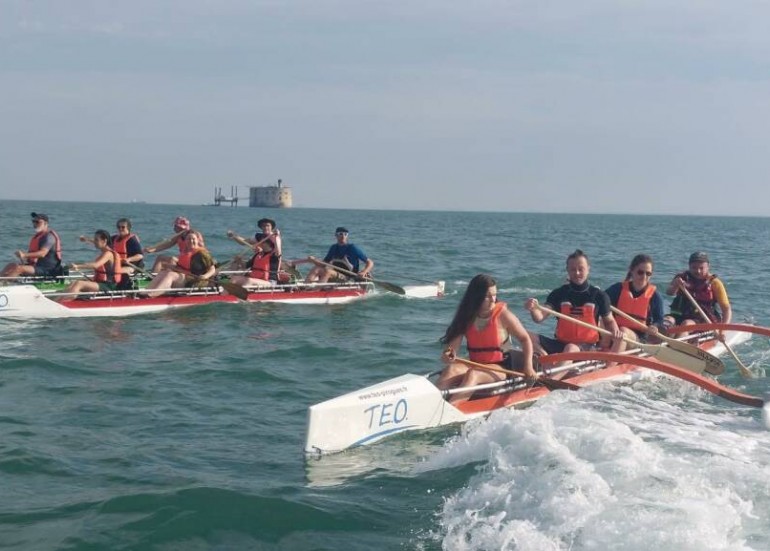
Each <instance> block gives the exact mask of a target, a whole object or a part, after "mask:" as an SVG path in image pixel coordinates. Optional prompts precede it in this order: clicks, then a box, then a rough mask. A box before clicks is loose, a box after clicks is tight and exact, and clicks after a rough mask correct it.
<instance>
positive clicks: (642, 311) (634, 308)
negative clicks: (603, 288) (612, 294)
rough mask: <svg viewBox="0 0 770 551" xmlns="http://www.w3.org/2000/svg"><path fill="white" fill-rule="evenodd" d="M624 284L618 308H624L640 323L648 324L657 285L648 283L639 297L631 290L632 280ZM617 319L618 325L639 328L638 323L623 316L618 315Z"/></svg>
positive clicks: (636, 329)
mask: <svg viewBox="0 0 770 551" xmlns="http://www.w3.org/2000/svg"><path fill="white" fill-rule="evenodd" d="M622 285H623V286H622V288H621V289H620V296H619V297H618V304H617V308H618V310H622V311H623V312H625V313H626V314H628V315H629V316H631V317H632V318H635V319H637V320H639V322H640V323H643V324H644V325H647V316H648V314H649V313H650V301H651V300H652V297H653V295H654V294H655V285H652V284H650V285H647V288H646V289H645V290H644V292H643V293H642V294H641V295H639V296H638V297H634V295H633V293H632V292H631V282H630V281H628V280H626V281H624V282H623V284H622ZM615 321H616V322H617V323H618V327H628V328H630V329H633V330H634V331H638V330H639V326H638V325H636V324H635V323H633V322H631V321H628V320H627V319H625V318H624V317H622V316H617V317H616V318H615Z"/></svg>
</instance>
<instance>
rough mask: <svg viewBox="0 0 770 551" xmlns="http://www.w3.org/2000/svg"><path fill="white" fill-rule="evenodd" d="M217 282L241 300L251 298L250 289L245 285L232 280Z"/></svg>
mask: <svg viewBox="0 0 770 551" xmlns="http://www.w3.org/2000/svg"><path fill="white" fill-rule="evenodd" d="M217 284H218V285H220V286H221V287H222V288H223V289H224V290H225V291H227V292H228V293H230V294H231V295H233V296H234V297H236V298H239V299H241V300H248V299H249V291H248V290H247V289H246V287H244V286H243V285H238V284H237V283H233V282H232V281H218V282H217Z"/></svg>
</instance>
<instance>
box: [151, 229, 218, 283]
mask: <svg viewBox="0 0 770 551" xmlns="http://www.w3.org/2000/svg"><path fill="white" fill-rule="evenodd" d="M216 270H217V267H216V263H215V262H214V258H213V257H212V256H211V253H209V251H208V250H206V248H205V247H204V246H203V236H202V235H201V234H200V232H198V231H195V230H189V231H188V232H187V236H186V237H185V252H183V253H181V254H180V255H179V258H178V259H177V261H176V264H175V265H174V266H172V267H170V268H166V269H165V270H162V271H161V272H160V273H159V274H158V275H156V276H155V277H154V278H153V279H152V281H151V282H150V284H149V285H148V286H147V291H150V292H148V293H147V296H149V297H157V296H160V295H162V294H163V293H164V291H165V290H167V289H180V288H183V287H193V286H200V285H208V284H209V282H208V279H209V278H211V277H213V276H214V274H215V273H216Z"/></svg>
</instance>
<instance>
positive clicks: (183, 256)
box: [176, 247, 202, 272]
mask: <svg viewBox="0 0 770 551" xmlns="http://www.w3.org/2000/svg"><path fill="white" fill-rule="evenodd" d="M179 250H180V251H181V247H180V249H179ZM200 250H202V249H194V250H190V251H184V252H181V253H180V254H179V260H177V262H176V265H177V266H178V267H180V268H182V269H183V270H187V271H188V272H189V271H190V263H191V262H192V257H193V255H194V254H195V253H196V252H198V251H200Z"/></svg>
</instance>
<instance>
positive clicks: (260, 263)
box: [227, 218, 288, 285]
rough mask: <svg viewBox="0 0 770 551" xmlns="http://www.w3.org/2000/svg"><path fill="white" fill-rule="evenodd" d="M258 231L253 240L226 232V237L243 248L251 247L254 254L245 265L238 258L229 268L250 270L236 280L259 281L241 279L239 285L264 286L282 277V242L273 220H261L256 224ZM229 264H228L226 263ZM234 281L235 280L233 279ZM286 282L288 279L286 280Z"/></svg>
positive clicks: (229, 231) (230, 231)
mask: <svg viewBox="0 0 770 551" xmlns="http://www.w3.org/2000/svg"><path fill="white" fill-rule="evenodd" d="M257 227H258V228H259V231H258V232H257V233H255V234H254V238H253V239H247V238H245V237H241V236H240V235H238V234H237V233H235V232H234V231H232V230H227V237H228V238H229V239H232V240H233V241H235V242H236V243H240V244H241V245H243V246H245V247H249V246H252V247H253V250H254V254H253V256H252V257H251V259H250V260H249V261H248V262H247V264H246V265H244V264H243V260H242V259H241V257H240V256H237V257H235V260H234V261H233V262H232V263H231V266H230V268H235V269H241V268H247V269H249V270H250V272H249V274H248V275H247V276H236V277H238V278H241V277H246V278H249V279H256V280H259V281H257V282H254V283H247V282H245V279H243V280H242V281H243V282H242V283H239V284H240V285H265V284H267V283H269V282H270V281H278V280H279V276H281V275H282V272H280V269H281V251H282V242H281V241H282V240H281V232H280V230H279V229H278V228H277V227H276V224H275V220H272V219H271V218H262V219H260V220H259V221H258V222H257ZM228 264H230V263H228ZM233 280H235V278H233ZM287 280H288V278H287Z"/></svg>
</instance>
